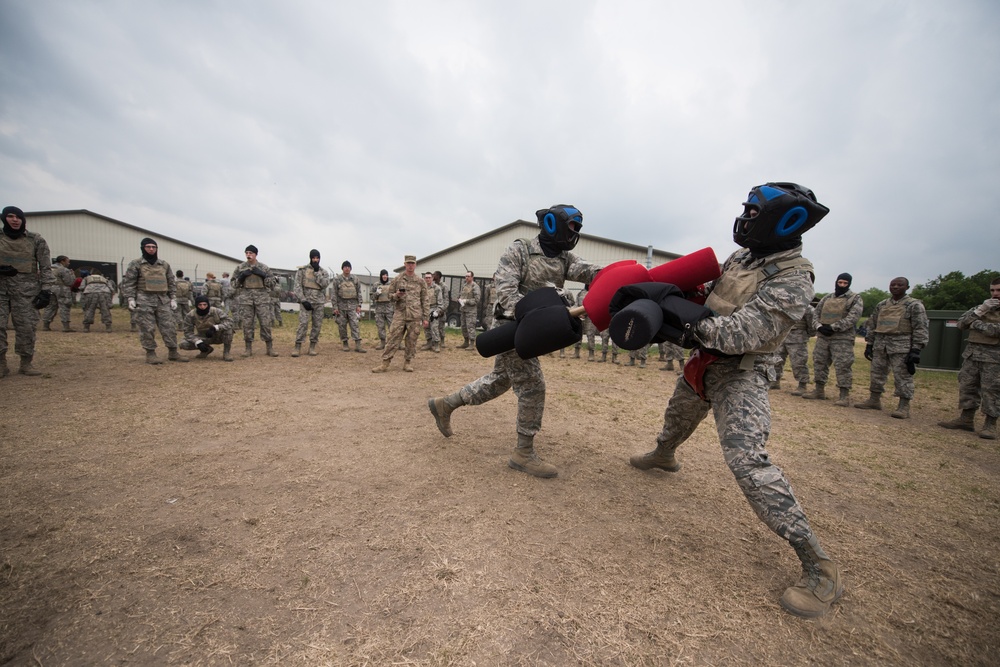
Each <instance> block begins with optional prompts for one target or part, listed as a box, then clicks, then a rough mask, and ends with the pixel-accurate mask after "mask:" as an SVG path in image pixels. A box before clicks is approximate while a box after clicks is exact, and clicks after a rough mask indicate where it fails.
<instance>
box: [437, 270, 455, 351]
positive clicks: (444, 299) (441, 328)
mask: <svg viewBox="0 0 1000 667" xmlns="http://www.w3.org/2000/svg"><path fill="white" fill-rule="evenodd" d="M433 276H434V284H436V285H440V286H441V304H442V307H441V309H442V310H443V311H444V314H443V315H442V316H441V317H439V318H438V319H437V320H435V321H434V324H435V325H436V326H437V328H438V337H439V338H440V339H441V347H442V348H444V346H445V345H444V343H445V333H446V332H445V329H446V327H447V326H448V311H449V310H451V290H450V289H449V288H448V283H446V282H445V281H444V276H443V275H441V272H440V271H435V272H434V273H433Z"/></svg>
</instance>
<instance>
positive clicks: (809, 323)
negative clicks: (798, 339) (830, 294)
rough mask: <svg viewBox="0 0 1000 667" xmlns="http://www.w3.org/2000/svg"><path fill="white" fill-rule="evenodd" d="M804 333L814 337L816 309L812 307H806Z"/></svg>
mask: <svg viewBox="0 0 1000 667" xmlns="http://www.w3.org/2000/svg"><path fill="white" fill-rule="evenodd" d="M805 320H806V333H807V334H808V335H809V336H815V335H816V326H817V325H816V309H815V308H813V307H812V306H806V315H805Z"/></svg>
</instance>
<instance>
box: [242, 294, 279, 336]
mask: <svg viewBox="0 0 1000 667" xmlns="http://www.w3.org/2000/svg"><path fill="white" fill-rule="evenodd" d="M239 302H240V322H241V323H242V324H243V340H244V341H246V342H247V343H252V342H253V333H254V332H253V329H254V320H257V321H258V322H260V339H261V340H262V341H264V342H265V343H270V342H271V316H272V315H273V314H274V306H272V305H271V295H270V294H268V293H267V290H264V289H243V290H241V292H240V297H239Z"/></svg>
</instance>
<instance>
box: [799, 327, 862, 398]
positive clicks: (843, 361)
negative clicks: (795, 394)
mask: <svg viewBox="0 0 1000 667" xmlns="http://www.w3.org/2000/svg"><path fill="white" fill-rule="evenodd" d="M830 364H833V367H834V369H836V371H837V386H838V387H843V388H845V389H850V388H851V385H852V384H853V383H854V338H848V339H842V338H833V337H831V336H823V335H819V336H816V347H815V348H814V349H813V376H814V379H815V380H816V384H826V381H827V378H829V377H830ZM807 377H808V375H807ZM796 379H798V378H796Z"/></svg>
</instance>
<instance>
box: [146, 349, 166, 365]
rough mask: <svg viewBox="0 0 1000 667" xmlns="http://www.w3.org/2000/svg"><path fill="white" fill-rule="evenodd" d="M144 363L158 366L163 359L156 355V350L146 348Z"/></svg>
mask: <svg viewBox="0 0 1000 667" xmlns="http://www.w3.org/2000/svg"><path fill="white" fill-rule="evenodd" d="M146 363H147V364H150V365H153V366H158V365H160V364H162V363H163V360H162V359H160V358H159V357H158V356H156V350H146Z"/></svg>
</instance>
